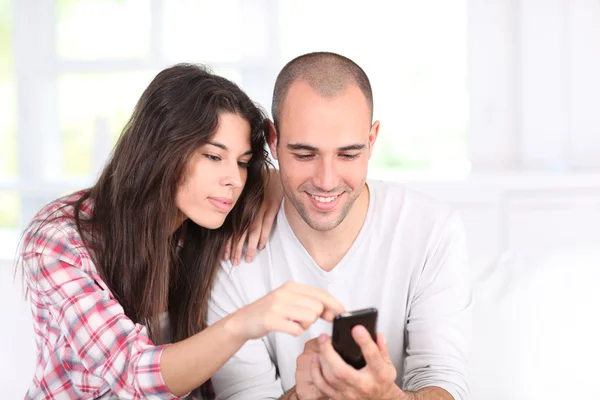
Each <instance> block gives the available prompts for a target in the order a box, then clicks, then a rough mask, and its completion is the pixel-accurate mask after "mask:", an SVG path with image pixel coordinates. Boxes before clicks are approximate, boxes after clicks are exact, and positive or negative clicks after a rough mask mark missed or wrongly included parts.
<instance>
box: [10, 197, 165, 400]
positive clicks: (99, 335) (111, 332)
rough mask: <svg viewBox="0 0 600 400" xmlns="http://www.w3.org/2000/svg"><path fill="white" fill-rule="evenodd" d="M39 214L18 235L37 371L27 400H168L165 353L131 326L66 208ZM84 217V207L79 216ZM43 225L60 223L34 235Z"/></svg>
mask: <svg viewBox="0 0 600 400" xmlns="http://www.w3.org/2000/svg"><path fill="white" fill-rule="evenodd" d="M78 196H81V192H80V193H75V194H73V195H70V196H67V197H65V198H63V199H60V200H57V201H56V202H54V203H52V204H50V205H48V206H46V207H45V208H44V209H42V210H41V211H40V212H39V213H38V214H37V215H36V217H35V218H34V221H33V223H32V226H31V227H30V228H29V229H28V230H27V232H26V233H25V243H28V245H27V246H26V247H25V248H24V249H23V254H22V257H23V265H24V269H25V276H26V281H27V284H28V286H29V290H30V291H29V294H30V299H31V310H32V313H33V325H34V332H35V340H36V345H37V366H36V369H35V376H34V378H33V383H32V385H31V387H30V388H29V391H28V392H27V394H26V398H28V399H111V398H121V399H158V398H160V399H173V398H176V397H175V396H174V395H173V394H172V393H170V392H169V390H168V388H167V387H166V385H165V382H164V380H163V377H162V375H161V371H160V364H159V362H160V357H161V354H162V351H163V350H164V348H165V347H166V346H165V345H163V346H155V345H154V344H153V343H152V341H151V340H150V339H149V337H148V333H147V329H146V327H145V326H144V325H141V324H136V323H134V322H133V321H131V320H130V319H129V318H128V317H127V316H126V315H125V313H124V312H123V308H122V307H121V305H120V304H119V303H118V302H117V300H115V298H114V297H113V295H112V293H111V292H110V290H109V289H108V288H107V287H106V284H105V283H104V282H103V281H102V279H101V278H100V276H99V275H98V271H97V270H96V267H95V266H94V263H93V262H92V260H91V258H90V255H89V254H88V253H87V252H86V250H85V248H84V247H83V242H82V239H81V237H80V235H79V233H78V232H77V229H76V227H75V223H74V222H73V220H72V219H70V218H69V217H70V216H71V215H72V207H66V208H63V209H61V210H59V208H60V207H61V206H62V205H64V204H65V203H66V202H70V201H73V200H75V199H77V198H78ZM84 211H85V212H88V213H89V212H90V211H91V210H90V209H89V207H88V208H87V209H84ZM47 217H50V218H54V217H59V218H58V219H57V220H54V221H52V222H50V223H48V224H46V225H45V226H44V227H43V228H42V229H41V230H40V231H39V232H36V229H37V228H38V226H39V224H40V222H42V221H43V220H44V219H46V218H47Z"/></svg>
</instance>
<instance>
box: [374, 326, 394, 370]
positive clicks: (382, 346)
mask: <svg viewBox="0 0 600 400" xmlns="http://www.w3.org/2000/svg"><path fill="white" fill-rule="evenodd" d="M377 347H379V352H380V353H381V357H383V359H384V360H385V361H386V362H389V363H391V362H392V359H391V357H390V351H389V349H388V346H387V343H386V341H385V336H383V333H378V334H377Z"/></svg>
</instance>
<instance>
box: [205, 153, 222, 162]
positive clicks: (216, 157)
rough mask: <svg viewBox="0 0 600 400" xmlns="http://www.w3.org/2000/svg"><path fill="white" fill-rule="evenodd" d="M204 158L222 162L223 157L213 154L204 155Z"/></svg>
mask: <svg viewBox="0 0 600 400" xmlns="http://www.w3.org/2000/svg"><path fill="white" fill-rule="evenodd" d="M204 157H206V158H208V159H209V160H210V161H221V157H219V156H215V155H213V154H204Z"/></svg>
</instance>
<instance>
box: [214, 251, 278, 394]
mask: <svg viewBox="0 0 600 400" xmlns="http://www.w3.org/2000/svg"><path fill="white" fill-rule="evenodd" d="M234 268H243V267H234ZM247 303H248V301H247V299H246V298H245V293H244V289H243V285H242V284H241V282H240V280H239V278H238V276H237V274H236V272H235V271H234V270H232V267H231V263H230V262H224V263H223V268H222V269H221V271H219V274H218V276H217V279H216V281H215V285H214V287H213V290H212V294H211V302H210V304H209V309H208V324H209V325H212V324H214V323H215V322H217V321H219V320H220V319H222V318H224V317H226V316H227V315H229V314H231V313H232V312H234V311H237V310H238V309H240V308H242V307H243V306H245V305H246V304H247ZM264 340H266V337H265V338H263V339H256V340H249V341H248V342H246V344H244V345H243V346H242V348H241V349H240V350H239V351H238V352H237V353H236V354H235V355H234V356H233V357H232V358H231V359H229V361H227V363H225V365H224V366H223V367H221V369H219V370H218V371H217V372H216V373H215V374H214V375H213V376H212V378H211V381H212V384H213V388H214V389H215V394H216V398H217V399H241V400H245V399H278V398H279V397H280V396H281V395H282V394H283V389H282V387H281V381H280V379H279V377H278V376H277V369H276V367H275V364H274V363H273V361H272V360H271V357H270V355H269V352H268V350H267V347H266V344H265V342H264Z"/></svg>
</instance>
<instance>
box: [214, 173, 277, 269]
mask: <svg viewBox="0 0 600 400" xmlns="http://www.w3.org/2000/svg"><path fill="white" fill-rule="evenodd" d="M282 199H283V187H282V186H281V179H280V177H279V170H277V169H273V168H269V169H268V170H267V173H266V174H265V199H264V200H263V202H262V204H261V206H260V209H259V211H258V214H257V215H256V218H255V219H254V221H252V223H251V224H250V228H249V229H248V231H246V232H244V233H243V234H242V237H241V238H240V240H239V242H237V243H232V241H231V238H230V239H229V240H228V241H227V243H226V244H225V253H224V255H223V259H225V260H229V259H230V258H231V263H232V264H233V265H238V264H239V263H240V260H241V258H242V249H243V247H244V243H245V242H246V238H248V246H246V262H251V261H252V260H253V259H254V254H255V253H256V249H257V248H259V249H262V248H264V247H265V245H266V244H267V240H268V238H269V234H270V233H271V228H272V227H273V223H274V222H275V218H276V217H277V211H279V206H280V205H281V200H282Z"/></svg>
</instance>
